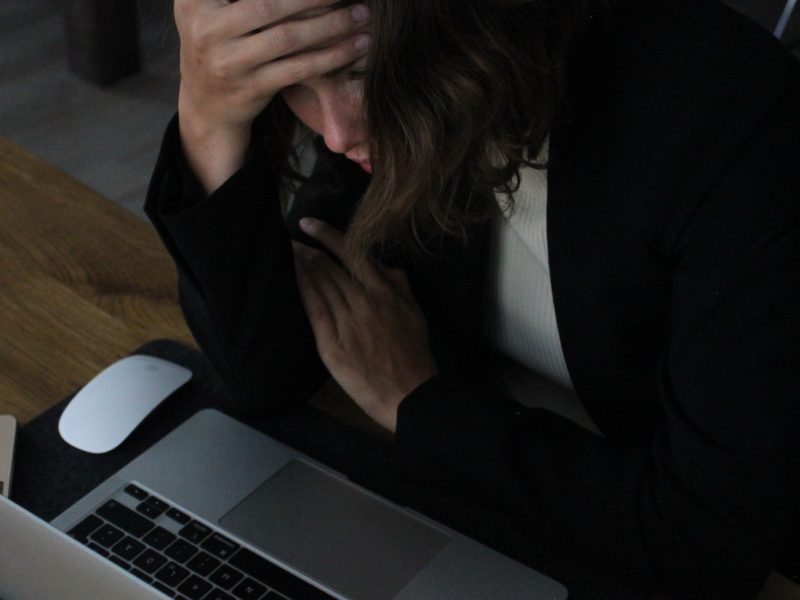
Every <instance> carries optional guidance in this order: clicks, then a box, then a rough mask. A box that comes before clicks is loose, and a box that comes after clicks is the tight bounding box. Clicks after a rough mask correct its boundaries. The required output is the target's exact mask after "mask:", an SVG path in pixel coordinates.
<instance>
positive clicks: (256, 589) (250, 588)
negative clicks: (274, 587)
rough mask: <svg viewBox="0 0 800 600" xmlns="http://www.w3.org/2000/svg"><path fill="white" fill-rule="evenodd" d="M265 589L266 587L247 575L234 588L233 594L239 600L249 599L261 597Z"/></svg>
mask: <svg viewBox="0 0 800 600" xmlns="http://www.w3.org/2000/svg"><path fill="white" fill-rule="evenodd" d="M266 591H267V588H265V587H264V586H263V585H261V584H260V583H258V582H257V581H255V580H253V579H250V578H249V577H248V578H247V579H245V580H244V581H243V582H242V583H240V584H239V585H237V586H236V587H235V588H234V590H233V595H234V596H235V597H237V598H240V599H241V600H251V599H253V598H261V596H263V595H264V592H266Z"/></svg>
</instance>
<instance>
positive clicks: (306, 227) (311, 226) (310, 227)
mask: <svg viewBox="0 0 800 600" xmlns="http://www.w3.org/2000/svg"><path fill="white" fill-rule="evenodd" d="M299 225H300V229H302V230H303V231H305V232H306V233H314V231H315V229H316V227H317V220H316V219H312V218H311V217H303V218H302V219H300V223H299Z"/></svg>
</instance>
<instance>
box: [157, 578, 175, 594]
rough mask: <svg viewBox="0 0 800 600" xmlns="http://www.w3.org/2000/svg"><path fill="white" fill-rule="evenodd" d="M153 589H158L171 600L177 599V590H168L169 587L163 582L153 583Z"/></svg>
mask: <svg viewBox="0 0 800 600" xmlns="http://www.w3.org/2000/svg"><path fill="white" fill-rule="evenodd" d="M153 587H154V588H156V589H157V590H158V591H159V592H161V593H162V594H164V595H165V596H169V597H170V598H174V597H175V590H172V589H170V588H168V587H167V586H165V585H164V584H163V583H161V582H158V581H154V582H153Z"/></svg>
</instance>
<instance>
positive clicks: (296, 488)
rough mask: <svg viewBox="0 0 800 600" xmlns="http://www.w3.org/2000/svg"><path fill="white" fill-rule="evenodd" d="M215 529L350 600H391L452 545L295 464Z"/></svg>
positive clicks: (369, 498) (376, 502)
mask: <svg viewBox="0 0 800 600" xmlns="http://www.w3.org/2000/svg"><path fill="white" fill-rule="evenodd" d="M220 523H221V524H222V525H223V526H224V527H225V528H226V529H228V530H229V531H231V532H232V533H234V534H236V535H238V536H240V537H242V538H243V539H245V540H247V541H249V542H250V543H252V544H254V545H255V546H258V547H261V548H263V549H264V550H265V551H267V552H268V553H270V554H272V555H274V556H275V557H276V558H279V559H281V560H282V561H285V562H286V563H287V564H289V565H292V566H293V567H294V568H296V569H297V570H298V571H300V572H302V573H305V574H306V575H307V576H309V577H311V578H312V579H319V581H320V582H322V583H324V584H326V585H328V586H330V587H331V588H332V589H333V590H336V591H338V592H340V593H342V594H345V595H347V596H349V597H351V598H353V599H354V600H362V599H363V600H390V599H391V598H393V597H394V596H395V595H397V593H398V592H399V591H400V590H401V589H403V587H405V585H406V584H407V583H408V582H409V581H411V579H413V577H414V575H416V573H417V572H418V571H419V570H420V569H421V568H422V567H423V566H425V565H426V564H427V563H428V562H429V561H430V560H431V559H432V558H433V557H434V556H436V554H437V553H438V552H439V551H440V550H441V549H442V548H443V547H444V546H445V545H446V544H447V542H448V541H449V539H450V538H449V536H448V535H447V534H446V533H443V532H441V531H439V530H437V529H434V528H433V527H431V526H429V525H427V524H426V523H423V522H422V521H420V520H419V519H416V518H415V517H414V516H412V515H409V514H407V513H404V512H402V511H400V510H398V509H396V508H394V507H392V506H390V505H388V504H386V503H384V502H383V501H381V500H379V499H377V498H374V497H372V496H369V495H367V494H364V493H362V492H360V491H359V490H357V489H355V488H353V487H351V486H350V485H349V484H347V483H346V482H343V481H340V480H339V479H337V478H335V477H332V476H330V475H328V474H327V473H325V472H324V471H322V470H320V469H317V468H316V467H314V466H313V465H310V464H308V463H305V462H301V461H298V460H291V461H289V462H288V463H287V464H286V465H285V466H283V467H282V468H281V469H280V470H279V471H278V472H277V473H275V475H273V476H272V477H270V478H269V479H267V480H266V481H265V482H264V483H262V484H261V485H260V486H259V487H258V488H257V489H256V490H255V491H254V492H253V493H252V494H250V495H249V496H248V497H247V498H245V499H244V500H243V501H242V502H241V503H240V504H239V505H238V506H236V507H235V508H234V509H233V510H231V511H230V512H229V513H228V514H226V515H225V516H224V517H222V519H220Z"/></svg>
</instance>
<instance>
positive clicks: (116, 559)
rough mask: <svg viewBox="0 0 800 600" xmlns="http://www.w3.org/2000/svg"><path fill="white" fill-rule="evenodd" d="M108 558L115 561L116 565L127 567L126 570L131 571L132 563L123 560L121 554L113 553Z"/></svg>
mask: <svg viewBox="0 0 800 600" xmlns="http://www.w3.org/2000/svg"><path fill="white" fill-rule="evenodd" d="M108 560H110V561H111V562H113V563H114V564H115V565H117V566H118V567H122V568H123V569H125V570H126V571H130V570H131V565H130V564H129V563H126V562H125V561H124V560H122V559H121V558H120V557H119V556H114V555H113V554H112V555H111V556H109V557H108Z"/></svg>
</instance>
